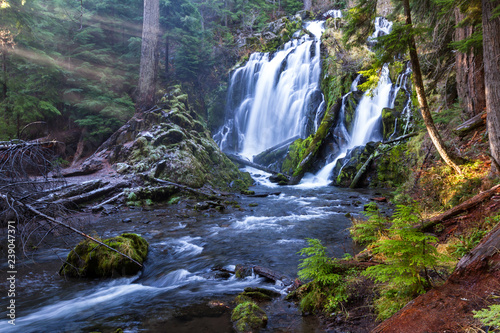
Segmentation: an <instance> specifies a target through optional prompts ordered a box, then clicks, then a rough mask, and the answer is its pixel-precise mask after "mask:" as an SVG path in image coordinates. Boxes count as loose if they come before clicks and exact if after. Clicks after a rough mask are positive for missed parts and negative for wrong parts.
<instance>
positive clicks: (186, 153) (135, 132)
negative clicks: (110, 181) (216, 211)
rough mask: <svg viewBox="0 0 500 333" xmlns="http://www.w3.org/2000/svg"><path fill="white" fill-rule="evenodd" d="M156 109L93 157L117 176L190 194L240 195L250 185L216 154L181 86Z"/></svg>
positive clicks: (246, 177) (133, 121)
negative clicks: (142, 178) (204, 190)
mask: <svg viewBox="0 0 500 333" xmlns="http://www.w3.org/2000/svg"><path fill="white" fill-rule="evenodd" d="M159 105H160V106H161V107H160V108H158V109H153V110H151V111H147V112H144V113H143V114H137V115H136V116H135V117H134V118H133V119H131V120H129V121H128V122H127V124H126V125H124V126H123V127H122V128H121V129H120V130H119V131H118V132H116V133H115V134H113V136H112V137H111V138H110V139H109V140H108V141H107V142H106V143H105V144H104V145H103V146H102V148H103V150H102V151H100V152H98V153H97V154H95V156H99V157H104V158H106V159H108V161H109V162H110V163H111V164H113V165H114V166H115V167H116V169H117V170H120V173H122V174H124V173H130V174H134V173H146V174H149V176H152V177H155V178H160V179H163V180H168V181H171V182H174V183H178V184H182V185H186V186H189V187H193V188H200V187H203V186H210V187H212V188H216V189H221V190H234V191H240V190H242V189H246V188H248V186H249V185H251V183H252V179H251V177H250V175H248V174H247V173H242V172H240V171H239V170H238V168H237V167H236V166H235V165H234V164H233V162H231V161H230V160H229V159H228V158H227V156H226V155H225V154H223V153H222V152H221V150H220V149H219V147H218V146H217V144H216V143H215V141H214V140H213V139H212V137H211V134H210V132H209V131H208V129H207V128H206V125H205V122H204V120H203V118H202V117H201V116H199V115H198V114H197V113H196V111H195V110H194V109H193V108H192V107H191V106H190V103H189V102H188V96H187V95H186V94H184V93H183V91H182V89H181V88H180V86H175V87H172V88H170V90H169V92H168V93H167V94H165V96H164V97H163V99H162V101H161V103H160V104H159ZM125 166H126V167H125Z"/></svg>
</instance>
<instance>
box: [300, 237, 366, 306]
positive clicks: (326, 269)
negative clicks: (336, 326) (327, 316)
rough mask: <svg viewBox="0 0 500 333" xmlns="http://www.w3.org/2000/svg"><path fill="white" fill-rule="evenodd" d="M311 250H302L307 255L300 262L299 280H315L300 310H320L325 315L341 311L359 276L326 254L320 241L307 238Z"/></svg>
mask: <svg viewBox="0 0 500 333" xmlns="http://www.w3.org/2000/svg"><path fill="white" fill-rule="evenodd" d="M307 241H308V243H309V245H310V246H309V247H306V248H303V249H302V250H300V252H299V254H301V255H306V256H308V257H307V258H304V259H301V263H300V264H299V269H300V270H299V273H298V275H299V278H300V279H303V280H312V281H310V282H309V283H308V284H307V285H306V287H305V291H306V293H305V295H303V296H302V299H301V301H300V307H301V309H302V310H303V311H320V310H323V311H324V312H326V313H330V312H332V311H336V310H338V309H341V308H342V303H343V302H345V301H347V299H348V297H349V288H348V287H349V282H350V280H351V278H352V277H353V276H355V275H356V274H357V272H355V271H354V270H352V269H349V270H344V271H343V272H342V274H337V273H336V271H341V269H339V268H340V264H338V261H337V260H336V259H332V258H329V257H328V256H327V255H326V247H324V246H323V245H322V244H321V242H320V241H319V240H318V239H310V238H308V239H307Z"/></svg>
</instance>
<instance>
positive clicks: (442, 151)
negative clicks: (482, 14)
mask: <svg viewBox="0 0 500 333" xmlns="http://www.w3.org/2000/svg"><path fill="white" fill-rule="evenodd" d="M483 1H485V0H483ZM403 7H404V10H405V16H406V24H407V25H409V26H410V27H411V26H412V22H411V11H410V2H409V0H403ZM408 44H409V45H408V47H409V49H410V61H411V67H412V70H413V81H414V83H415V90H416V91H417V99H418V103H419V105H420V112H421V114H422V118H423V119H424V124H425V127H426V128H427V132H428V133H429V136H430V138H431V140H432V143H433V144H434V147H436V150H437V151H438V153H439V155H440V156H441V158H442V159H443V160H444V161H445V163H446V164H448V165H449V166H450V167H452V168H453V169H454V170H455V171H456V172H457V173H459V174H461V173H462V171H461V170H460V167H459V166H458V165H457V164H456V163H455V161H454V160H453V158H452V156H451V154H450V153H449V152H448V148H447V147H446V145H445V144H444V141H443V139H442V138H441V135H439V132H438V130H437V128H436V125H435V124H434V120H433V119H432V115H431V112H430V110H429V105H428V104H427V98H426V96H425V89H424V81H423V80H422V71H421V69H420V62H419V60H418V55H417V46H416V44H415V38H414V36H413V35H411V36H410V39H409V42H408Z"/></svg>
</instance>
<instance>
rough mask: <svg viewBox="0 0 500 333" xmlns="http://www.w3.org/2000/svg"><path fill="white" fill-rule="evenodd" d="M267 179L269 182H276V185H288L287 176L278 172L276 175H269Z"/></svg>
mask: <svg viewBox="0 0 500 333" xmlns="http://www.w3.org/2000/svg"><path fill="white" fill-rule="evenodd" d="M269 181H270V182H271V183H277V184H278V185H288V177H286V176H285V175H283V174H281V173H278V174H277V175H272V176H269Z"/></svg>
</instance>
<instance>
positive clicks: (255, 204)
mask: <svg viewBox="0 0 500 333" xmlns="http://www.w3.org/2000/svg"><path fill="white" fill-rule="evenodd" d="M258 205H259V204H257V203H255V202H252V203H249V204H248V206H249V207H257V206H258Z"/></svg>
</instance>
